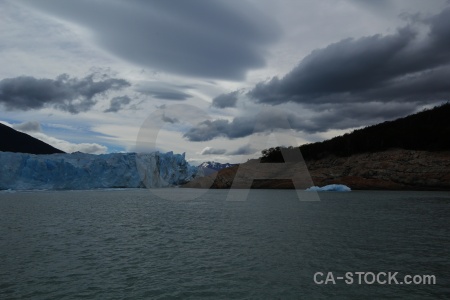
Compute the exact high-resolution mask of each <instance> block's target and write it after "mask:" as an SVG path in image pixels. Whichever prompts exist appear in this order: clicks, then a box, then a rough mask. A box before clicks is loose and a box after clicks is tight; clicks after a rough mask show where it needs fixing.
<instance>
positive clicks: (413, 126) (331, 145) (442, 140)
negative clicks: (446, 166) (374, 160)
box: [261, 103, 450, 162]
mask: <svg viewBox="0 0 450 300" xmlns="http://www.w3.org/2000/svg"><path fill="white" fill-rule="evenodd" d="M392 148H400V149H406V150H425V151H443V150H450V103H446V104H443V105H440V106H436V107H434V108H433V109H430V110H425V111H422V112H419V113H416V114H413V115H410V116H407V117H404V118H400V119H397V120H394V121H387V122H383V123H380V124H377V125H372V126H368V127H365V128H363V129H357V130H354V131H353V132H351V133H346V134H344V135H342V136H338V137H335V138H332V139H330V140H326V141H323V142H317V143H312V144H305V145H302V146H300V150H301V152H302V155H303V158H304V159H305V160H308V159H320V158H323V157H326V156H328V155H336V156H350V155H352V154H357V153H364V152H378V151H384V150H387V149H392ZM283 150H285V151H298V150H297V149H294V148H292V147H290V148H283ZM261 159H262V161H263V162H283V161H284V160H283V156H282V154H281V148H280V147H274V148H270V149H265V150H263V151H262V157H261Z"/></svg>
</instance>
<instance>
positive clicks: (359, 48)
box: [248, 9, 450, 104]
mask: <svg viewBox="0 0 450 300" xmlns="http://www.w3.org/2000/svg"><path fill="white" fill-rule="evenodd" d="M417 22H419V21H417ZM422 22H423V23H422V24H414V25H416V26H420V25H424V26H425V25H426V26H428V32H427V33H426V35H425V36H422V35H421V34H420V33H419V31H418V30H417V29H416V28H414V26H412V25H410V26H406V27H403V28H401V29H399V30H398V31H397V32H396V33H395V34H392V35H386V36H382V35H373V36H368V37H363V38H359V39H352V38H349V39H345V40H342V41H340V42H337V43H334V44H330V45H329V46H327V47H326V48H323V49H317V50H314V51H313V52H311V54H310V55H308V56H307V57H305V58H304V59H303V60H302V61H301V62H300V63H299V64H298V66H297V67H295V68H294V69H293V70H292V71H291V72H289V73H288V74H287V75H286V76H284V77H283V78H281V79H280V78H278V77H273V78H272V79H271V80H270V81H268V82H260V83H258V84H257V85H256V86H255V87H254V88H253V89H252V90H251V91H250V92H249V93H248V95H249V96H250V97H251V98H253V99H254V100H255V101H256V102H259V103H268V104H280V103H286V102H296V103H306V104H318V103H355V102H360V103H363V102H368V101H380V102H405V101H409V102H410V101H414V102H422V103H424V102H425V103H426V102H431V101H438V100H442V99H449V95H450V84H449V82H448V79H447V78H449V75H450V66H449V64H450V9H446V10H444V11H442V12H441V13H440V14H438V15H435V16H433V17H431V18H428V19H426V20H424V21H422Z"/></svg>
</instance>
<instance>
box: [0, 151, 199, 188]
mask: <svg viewBox="0 0 450 300" xmlns="http://www.w3.org/2000/svg"><path fill="white" fill-rule="evenodd" d="M196 173H197V168H196V167H193V166H190V165H189V164H188V163H187V162H186V160H185V155H184V154H174V153H173V152H168V153H159V152H154V153H142V154H138V153H112V154H102V155H93V154H85V153H80V152H77V153H72V154H50V155H33V154H24V153H11V152H0V190H6V189H13V190H30V189H58V190H59V189H71V190H78V189H97V188H142V187H147V188H154V187H168V186H176V185H179V184H183V183H185V182H187V181H190V180H191V179H192V178H193V177H194V176H195V175H196Z"/></svg>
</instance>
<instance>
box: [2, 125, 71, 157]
mask: <svg viewBox="0 0 450 300" xmlns="http://www.w3.org/2000/svg"><path fill="white" fill-rule="evenodd" d="M0 137H1V139H0V151H3V152H19V153H30V154H53V153H64V152H63V151H61V150H59V149H56V148H55V147H52V146H50V145H48V144H46V143H44V142H43V141H40V140H38V139H36V138H34V137H32V136H29V135H28V134H25V133H22V132H19V131H17V130H14V129H12V128H11V127H8V126H6V125H3V124H1V123H0Z"/></svg>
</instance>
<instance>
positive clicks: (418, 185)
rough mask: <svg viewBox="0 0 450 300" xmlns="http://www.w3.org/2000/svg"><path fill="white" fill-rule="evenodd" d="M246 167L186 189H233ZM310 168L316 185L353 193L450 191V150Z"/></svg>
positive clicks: (271, 184)
mask: <svg viewBox="0 0 450 300" xmlns="http://www.w3.org/2000/svg"><path fill="white" fill-rule="evenodd" d="M252 163H255V162H254V161H253V162H252ZM246 166H249V163H244V164H242V165H240V166H238V167H233V168H228V169H224V170H221V171H219V172H218V174H217V177H215V176H214V175H211V176H207V177H203V178H197V179H195V180H193V181H191V182H189V183H187V184H186V185H184V186H183V187H191V188H217V189H222V188H225V189H226V188H230V187H231V184H232V182H233V179H234V177H235V175H236V171H237V170H238V168H239V167H243V168H246ZM286 166H287V168H286V169H285V170H286V174H287V176H286V177H291V175H290V174H292V170H290V169H289V168H290V167H289V165H286ZM306 166H307V169H308V171H309V175H310V178H311V179H312V181H313V184H314V185H318V186H323V185H327V184H345V185H347V186H349V187H351V188H352V189H353V190H361V189H367V190H450V172H449V170H450V151H439V152H429V151H415V150H402V149H392V150H386V151H382V152H374V153H361V154H355V155H352V156H349V157H336V156H328V157H326V158H322V159H316V160H307V161H306ZM260 175H261V177H263V178H267V177H269V178H270V177H271V176H273V177H279V174H271V172H270V168H268V169H267V172H266V173H264V174H261V173H260ZM304 180H305V181H304V182H305V184H303V186H302V188H304V187H307V186H308V185H309V184H310V183H309V181H308V179H307V178H305V179H304ZM238 187H239V186H238ZM252 188H261V189H264V188H269V189H289V188H294V185H293V183H292V180H290V179H287V180H282V179H276V180H254V181H253V184H252Z"/></svg>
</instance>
